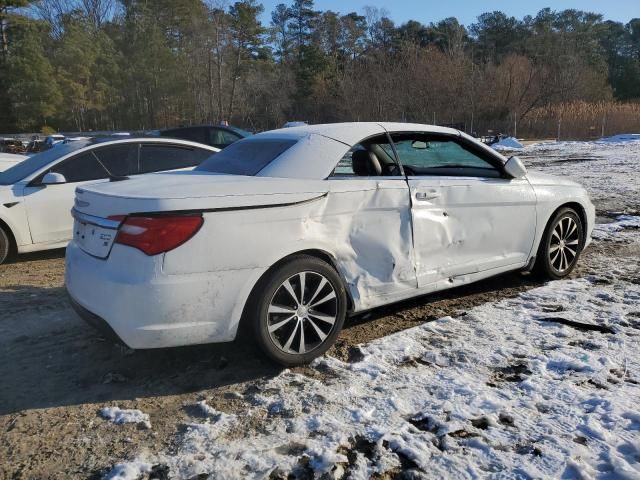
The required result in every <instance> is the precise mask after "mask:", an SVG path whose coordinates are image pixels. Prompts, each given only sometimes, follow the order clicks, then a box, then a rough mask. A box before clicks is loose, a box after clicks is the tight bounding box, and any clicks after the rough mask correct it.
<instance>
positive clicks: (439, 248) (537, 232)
mask: <svg viewBox="0 0 640 480" xmlns="http://www.w3.org/2000/svg"><path fill="white" fill-rule="evenodd" d="M73 214H74V216H75V219H76V222H75V228H74V235H75V236H74V239H73V241H72V242H71V243H70V244H69V247H68V249H67V270H66V287H67V290H68V292H69V294H70V295H71V298H72V300H73V304H74V306H75V308H76V310H77V311H78V312H79V313H80V315H81V316H83V317H84V318H85V319H87V320H88V321H89V322H90V323H92V324H94V325H96V326H98V327H100V328H102V330H103V331H105V332H107V333H109V334H113V335H114V336H115V337H119V339H121V340H122V341H124V343H126V344H127V345H128V346H129V347H131V348H135V349H145V348H157V347H172V346H179V345H190V344H199V343H209V342H225V341H231V340H233V339H234V338H235V337H236V333H237V332H238V328H239V326H240V324H241V323H242V324H245V323H246V325H247V326H248V327H250V328H252V330H253V332H254V334H255V338H256V340H257V342H258V343H259V345H260V346H261V347H262V349H263V350H264V351H265V352H266V353H267V354H268V355H269V356H270V357H271V358H273V359H275V360H276V361H278V362H280V363H282V364H284V365H296V364H303V363H306V362H309V361H310V360H311V359H313V358H314V357H316V356H318V355H320V354H322V353H323V352H325V351H326V350H327V348H329V346H330V345H331V344H332V343H333V342H334V340H335V339H336V336H337V335H338V333H339V331H340V329H341V327H342V325H343V322H344V320H345V317H346V316H347V315H348V314H351V313H355V312H361V311H363V310H367V309H371V308H374V307H377V306H380V305H384V304H388V303H391V302H396V301H399V300H403V299H407V298H410V297H415V296H418V295H422V294H426V293H429V292H434V291H437V290H442V289H447V288H451V287H455V286H459V285H463V284H467V283H470V282H476V281H478V280H482V279H484V278H487V277H490V276H492V275H496V274H499V273H502V272H506V271H511V270H534V271H536V272H538V273H539V274H541V275H543V276H545V277H547V278H553V279H559V278H563V277H565V276H566V275H568V274H569V273H570V272H571V270H572V269H573V268H574V266H575V265H576V262H577V260H578V257H579V255H580V252H581V251H582V249H583V248H584V247H585V246H586V245H587V244H588V243H589V241H590V236H591V230H592V228H593V225H594V218H595V212H594V207H593V205H592V204H591V202H590V200H589V197H588V195H587V193H586V191H585V190H584V188H582V187H581V186H580V185H578V184H576V183H573V182H571V181H569V180H567V179H563V178H554V177H550V176H546V175H540V174H527V172H526V170H525V167H524V166H523V165H522V163H521V162H520V161H519V160H518V159H517V158H516V157H512V158H511V159H509V160H507V159H506V158H504V157H503V156H502V155H500V154H499V153H497V152H495V151H494V150H492V149H491V148H489V147H487V146H485V145H483V144H481V143H479V142H477V141H475V140H474V139H473V138H471V137H469V136H467V135H465V134H463V133H460V132H458V131H457V130H452V129H448V128H441V127H434V126H427V125H415V124H401V123H349V124H331V125H314V126H303V127H295V128H288V129H282V130H275V131H271V132H265V133H262V134H258V135H255V136H253V137H250V138H247V139H244V140H241V141H239V142H236V143H234V144H232V145H231V146H229V147H227V148H226V149H225V150H223V151H222V152H221V153H219V154H217V155H215V156H213V157H211V158H209V159H208V160H206V161H205V162H203V163H202V164H201V165H200V166H199V167H198V168H196V169H195V170H194V171H189V172H179V173H164V174H158V175H154V176H153V178H148V179H145V180H141V179H137V180H128V181H123V182H117V183H110V184H102V185H93V186H90V187H82V188H78V189H77V190H76V204H75V208H74V212H73Z"/></svg>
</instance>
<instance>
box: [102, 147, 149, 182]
mask: <svg viewBox="0 0 640 480" xmlns="http://www.w3.org/2000/svg"><path fill="white" fill-rule="evenodd" d="M94 153H95V155H96V156H97V157H98V159H99V160H100V162H102V165H104V167H105V168H106V169H107V170H108V171H109V173H111V175H113V176H116V177H126V176H127V175H135V174H137V173H138V145H137V144H126V145H115V146H112V147H103V148H98V149H96V150H94Z"/></svg>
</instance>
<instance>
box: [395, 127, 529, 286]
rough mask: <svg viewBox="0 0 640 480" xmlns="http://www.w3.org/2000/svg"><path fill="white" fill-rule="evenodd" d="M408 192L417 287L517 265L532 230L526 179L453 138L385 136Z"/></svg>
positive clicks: (525, 255)
mask: <svg viewBox="0 0 640 480" xmlns="http://www.w3.org/2000/svg"><path fill="white" fill-rule="evenodd" d="M391 136H392V138H393V142H394V146H395V148H396V151H397V154H398V156H399V159H400V162H401V163H402V165H403V168H404V171H405V174H406V175H407V181H408V184H409V188H410V192H411V214H412V220H413V234H414V249H415V261H416V274H417V278H418V287H419V288H423V287H425V286H428V285H429V284H432V283H434V282H438V281H441V280H445V279H447V280H448V281H449V282H451V283H457V280H458V281H460V282H462V283H465V282H466V278H468V277H466V276H467V275H473V274H477V273H479V272H491V273H492V274H493V273H499V272H500V270H501V269H504V270H508V269H515V268H518V266H519V265H522V266H524V265H525V264H526V262H527V258H528V255H529V253H530V251H531V248H532V245H533V240H534V236H535V231H536V210H535V205H536V198H535V193H534V191H533V188H532V187H531V185H530V184H529V182H528V181H527V179H526V178H519V179H514V178H507V176H506V175H504V173H503V171H502V162H501V160H500V159H499V158H497V157H493V156H492V155H491V153H489V152H485V151H483V150H482V149H480V148H478V147H477V146H475V145H473V144H472V143H471V142H467V141H466V140H464V139H463V138H461V137H458V136H451V135H439V134H432V133H423V132H418V133H397V134H392V135H391Z"/></svg>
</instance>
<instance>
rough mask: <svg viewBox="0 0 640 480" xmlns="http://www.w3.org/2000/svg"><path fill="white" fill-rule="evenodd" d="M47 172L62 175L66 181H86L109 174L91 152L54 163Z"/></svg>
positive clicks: (105, 176)
mask: <svg viewBox="0 0 640 480" xmlns="http://www.w3.org/2000/svg"><path fill="white" fill-rule="evenodd" d="M48 171H49V172H53V173H60V174H62V175H64V178H65V179H66V180H67V183H76V182H88V181H91V180H100V179H103V178H109V174H108V173H107V172H106V171H105V169H104V168H103V167H102V165H100V163H99V162H98V160H97V159H96V157H95V156H94V155H93V154H92V153H91V152H87V153H83V154H82V155H78V156H77V157H73V158H70V159H68V160H65V161H64V162H60V163H58V164H57V165H54V166H53V167H52V168H51V169H50V170H48Z"/></svg>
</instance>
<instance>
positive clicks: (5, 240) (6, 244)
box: [0, 227, 11, 265]
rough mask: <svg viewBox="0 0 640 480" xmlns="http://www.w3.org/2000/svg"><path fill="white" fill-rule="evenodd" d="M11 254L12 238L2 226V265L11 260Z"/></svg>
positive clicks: (0, 252) (0, 250)
mask: <svg viewBox="0 0 640 480" xmlns="http://www.w3.org/2000/svg"><path fill="white" fill-rule="evenodd" d="M10 256H11V240H10V239H9V235H7V232H5V231H4V229H3V228H2V227H0V265H2V264H3V263H5V262H6V261H7V260H9V257H10Z"/></svg>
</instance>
